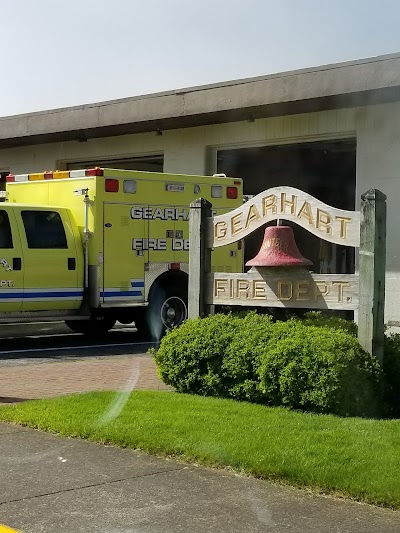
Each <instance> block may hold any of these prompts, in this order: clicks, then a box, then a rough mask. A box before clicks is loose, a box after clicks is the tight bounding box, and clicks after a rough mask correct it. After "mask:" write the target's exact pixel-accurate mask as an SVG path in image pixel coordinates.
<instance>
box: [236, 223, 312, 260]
mask: <svg viewBox="0 0 400 533" xmlns="http://www.w3.org/2000/svg"><path fill="white" fill-rule="evenodd" d="M312 264H313V263H312V262H311V261H310V260H309V259H305V258H304V257H303V256H302V255H301V253H300V252H299V250H298V248H297V244H296V241H295V240H294V234H293V230H292V228H291V227H290V226H268V227H267V228H265V233H264V241H263V243H262V245H261V248H260V251H259V252H258V254H257V255H256V256H255V257H254V258H253V259H251V260H250V261H247V263H246V266H266V267H304V266H312Z"/></svg>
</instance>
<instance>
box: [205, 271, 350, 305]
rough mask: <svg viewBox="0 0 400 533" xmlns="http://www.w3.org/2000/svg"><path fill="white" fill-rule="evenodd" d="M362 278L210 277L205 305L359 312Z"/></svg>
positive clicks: (301, 274) (302, 274)
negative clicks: (359, 282) (354, 310)
mask: <svg viewBox="0 0 400 533" xmlns="http://www.w3.org/2000/svg"><path fill="white" fill-rule="evenodd" d="M358 292H359V286H358V276H357V275H355V274H311V272H308V271H307V270H305V269H302V268H297V269H292V270H291V271H290V270H288V269H286V270H283V269H271V268H268V267H266V268H257V269H252V270H250V271H249V272H247V273H246V274H244V273H243V274H228V273H224V272H221V273H218V272H216V273H213V274H208V275H206V297H205V303H206V304H209V305H212V304H213V305H241V306H246V307H247V306H256V307H261V306H262V307H291V308H301V309H357V308H358Z"/></svg>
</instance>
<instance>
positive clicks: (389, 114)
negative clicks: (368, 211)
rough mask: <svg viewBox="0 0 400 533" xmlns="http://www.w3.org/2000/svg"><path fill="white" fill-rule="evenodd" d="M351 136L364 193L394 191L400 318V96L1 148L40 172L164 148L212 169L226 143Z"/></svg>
mask: <svg viewBox="0 0 400 533" xmlns="http://www.w3.org/2000/svg"><path fill="white" fill-rule="evenodd" d="M346 137H347V138H350V137H353V138H354V137H356V139H357V193H356V195H357V198H358V199H359V198H360V196H361V194H362V193H363V192H365V191H366V190H368V189H370V188H378V189H380V190H382V191H383V192H384V193H385V194H386V195H387V196H388V253H387V289H388V290H387V294H388V296H387V304H386V320H387V321H399V323H400V309H398V305H397V301H398V300H399V296H400V253H399V245H400V242H399V237H398V234H399V229H400V209H399V208H398V206H397V203H398V199H397V198H399V196H400V194H399V192H400V142H399V141H400V103H392V104H384V105H379V106H369V107H364V108H351V109H337V110H331V111H323V112H318V113H307V114H299V115H292V116H284V117H274V118H268V119H258V120H255V121H254V122H251V121H246V122H235V123H227V124H215V125H209V126H201V127H196V128H187V129H181V130H169V131H164V132H163V133H162V135H158V134H157V133H156V132H152V133H144V134H137V135H125V136H120V137H109V138H102V139H89V140H88V141H87V142H81V143H79V142H77V141H70V142H63V143H51V144H46V145H38V146H26V147H20V148H12V149H7V150H1V151H0V170H4V169H8V170H10V171H11V172H13V173H15V174H19V173H25V172H40V171H43V170H49V169H55V168H60V169H62V168H63V167H64V168H65V165H66V164H67V163H68V162H70V161H76V160H80V159H93V160H94V159H96V158H97V157H98V158H101V159H104V158H108V157H109V158H110V159H112V158H119V159H120V158H124V157H132V156H135V155H138V156H142V155H150V154H159V153H164V171H165V172H171V173H184V174H212V173H213V172H215V169H216V152H217V150H218V148H228V147H232V148H233V147H236V146H237V147H244V146H257V145H266V144H271V145H272V144H283V143H293V142H300V141H301V142H304V141H317V140H324V139H339V138H346Z"/></svg>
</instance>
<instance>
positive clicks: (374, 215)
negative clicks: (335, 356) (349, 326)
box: [358, 189, 386, 364]
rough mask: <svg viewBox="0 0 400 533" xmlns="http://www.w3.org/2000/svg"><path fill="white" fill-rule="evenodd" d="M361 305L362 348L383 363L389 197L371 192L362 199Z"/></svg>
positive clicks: (375, 190)
mask: <svg viewBox="0 0 400 533" xmlns="http://www.w3.org/2000/svg"><path fill="white" fill-rule="evenodd" d="M359 253H360V257H359V273H360V303H359V312H358V340H359V342H360V344H361V346H362V347H363V348H364V350H366V351H367V352H369V353H370V354H373V355H374V356H375V357H376V358H377V359H378V361H379V363H380V364H382V362H383V348H384V346H383V343H384V312H385V270H386V196H385V195H384V194H383V193H382V192H381V191H378V190H377V189H370V190H369V191H367V192H366V193H365V194H363V195H362V196H361V227H360V252H359Z"/></svg>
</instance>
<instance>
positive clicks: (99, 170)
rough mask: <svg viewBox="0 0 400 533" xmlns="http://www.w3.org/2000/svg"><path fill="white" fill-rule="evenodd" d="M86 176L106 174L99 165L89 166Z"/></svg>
mask: <svg viewBox="0 0 400 533" xmlns="http://www.w3.org/2000/svg"><path fill="white" fill-rule="evenodd" d="M85 176H104V169H102V168H99V167H96V168H88V169H87V170H85Z"/></svg>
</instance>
